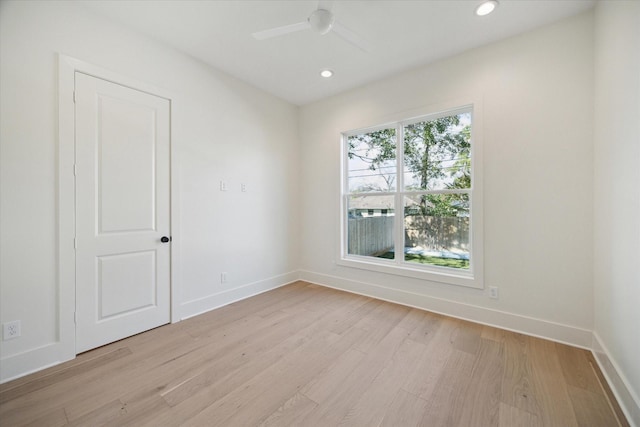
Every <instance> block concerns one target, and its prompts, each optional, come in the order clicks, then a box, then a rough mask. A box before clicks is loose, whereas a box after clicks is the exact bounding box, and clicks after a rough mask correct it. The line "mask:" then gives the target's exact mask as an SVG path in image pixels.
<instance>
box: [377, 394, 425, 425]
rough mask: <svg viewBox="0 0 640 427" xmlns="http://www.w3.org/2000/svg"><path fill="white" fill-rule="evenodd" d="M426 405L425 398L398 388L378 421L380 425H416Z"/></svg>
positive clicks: (420, 419) (418, 423)
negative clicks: (382, 416)
mask: <svg viewBox="0 0 640 427" xmlns="http://www.w3.org/2000/svg"><path fill="white" fill-rule="evenodd" d="M426 407H427V401H426V400H424V399H421V398H419V397H418V396H416V395H415V394H412V393H409V392H407V391H405V390H403V389H400V390H398V392H397V393H396V396H395V398H394V399H393V402H391V405H389V408H388V409H387V412H386V413H385V415H384V418H383V419H382V421H381V422H380V427H397V426H407V427H410V426H418V425H420V422H421V421H422V417H423V416H424V413H425V409H426Z"/></svg>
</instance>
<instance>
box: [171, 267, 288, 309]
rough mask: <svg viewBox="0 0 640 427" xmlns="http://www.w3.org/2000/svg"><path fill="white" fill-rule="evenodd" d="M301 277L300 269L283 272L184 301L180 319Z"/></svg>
mask: <svg viewBox="0 0 640 427" xmlns="http://www.w3.org/2000/svg"><path fill="white" fill-rule="evenodd" d="M298 279H299V273H298V271H291V272H289V273H285V274H281V275H279V276H274V277H270V278H268V279H264V280H258V281H256V282H252V283H248V284H246V285H242V286H238V287H236V288H233V289H228V290H225V291H223V292H219V293H217V294H213V295H207V296H206V297H204V298H199V299H196V300H192V301H187V302H184V303H183V304H182V305H181V306H180V319H181V320H184V319H188V318H190V317H194V316H197V315H199V314H202V313H206V312H208V311H211V310H215V309H216V308H219V307H222V306H225V305H228V304H231V303H232V302H236V301H240V300H243V299H245V298H249V297H252V296H255V295H258V294H261V293H263V292H267V291H270V290H272V289H276V288H279V287H281V286H284V285H288V284H289V283H292V282H295V281H296V280H298Z"/></svg>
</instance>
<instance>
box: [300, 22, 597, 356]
mask: <svg viewBox="0 0 640 427" xmlns="http://www.w3.org/2000/svg"><path fill="white" fill-rule="evenodd" d="M592 21H593V15H592V14H591V13H586V14H583V15H580V16H577V17H574V18H571V19H569V20H566V21H562V22H560V23H557V24H554V25H551V26H548V27H545V28H542V29H539V30H536V31H533V32H530V33H526V34H523V35H520V36H517V37H513V38H510V39H507V40H505V41H502V42H499V43H496V44H492V45H489V46H486V47H483V48H480V49H474V50H472V51H468V52H466V53H464V54H461V55H459V56H456V57H453V58H450V59H447V60H444V61H441V62H438V63H435V64H432V65H427V66H424V67H421V68H419V69H416V70H413V71H410V72H406V73H403V74H400V75H396V76H393V77H390V78H387V79H385V80H382V81H379V82H377V83H374V84H369V85H366V86H364V87H362V88H359V89H357V90H353V91H350V92H348V93H344V94H341V95H338V96H334V97H331V98H329V99H326V100H323V101H320V102H317V103H314V104H311V105H307V106H304V107H302V108H301V110H300V138H301V159H302V161H301V168H302V169H301V175H302V180H301V189H302V191H301V201H302V212H301V219H302V227H301V232H302V242H301V244H302V261H301V263H302V269H303V270H304V272H303V275H302V277H303V278H305V279H307V280H312V281H315V282H319V283H324V284H327V285H331V286H335V287H339V288H343V289H349V290H352V291H356V292H361V293H365V294H369V295H373V296H376V297H380V298H385V299H390V300H393V301H398V302H402V303H405V304H410V305H414V306H419V307H424V308H426V309H429V310H434V311H440V312H444V313H447V314H451V315H456V316H460V317H466V318H469V319H472V320H475V321H480V322H486V323H491V324H495V325H498V326H502V327H506V328H511V329H518V330H522V331H524V332H527V333H530V334H537V335H543V336H546V337H549V338H552V339H556V340H560V341H567V342H570V343H573V344H576V345H581V346H590V344H591V328H592V326H593V291H592V289H593V288H592V286H593V285H592V272H591V264H592V261H593V254H592V249H591V248H592V227H593V222H592V211H593V207H592V185H593V182H592V166H593V162H592V159H593V157H592V156H593V153H592V143H591V141H592V119H593V108H592V106H593V71H592V70H593V40H592V37H593V22H592ZM336 78H339V75H337V76H336ZM470 99H471V100H473V99H481V100H482V106H481V107H482V109H483V116H484V122H483V123H477V125H479V126H482V131H483V140H484V164H483V165H482V166H483V170H484V222H485V227H484V256H485V262H484V267H485V286H487V287H488V286H498V287H499V289H500V299H499V300H497V301H496V300H492V299H489V297H488V292H487V291H486V290H485V291H478V290H474V289H467V288H462V287H456V286H451V285H445V284H439V283H434V282H427V281H420V280H416V279H411V278H405V277H399V276H389V275H385V274H381V273H374V272H367V271H364V270H358V269H352V268H348V267H342V266H338V265H336V264H334V261H335V260H336V257H337V256H338V247H339V243H338V242H339V202H340V184H339V174H340V164H339V162H340V148H339V147H340V132H341V131H345V130H350V129H354V128H359V127H364V126H369V125H375V124H382V123H385V122H386V121H387V120H388V118H389V117H391V116H395V115H397V114H398V113H402V112H405V111H406V112H408V113H407V114H408V115H409V117H410V116H411V114H412V112H413V111H415V109H419V108H423V107H425V106H429V105H432V104H440V103H443V102H444V103H447V102H452V101H453V102H455V101H456V100H461V102H465V101H467V100H470Z"/></svg>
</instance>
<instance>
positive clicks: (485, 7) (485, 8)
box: [476, 0, 498, 16]
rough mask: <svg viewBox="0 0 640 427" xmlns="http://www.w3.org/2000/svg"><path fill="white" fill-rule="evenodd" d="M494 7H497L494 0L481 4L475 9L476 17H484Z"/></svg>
mask: <svg viewBox="0 0 640 427" xmlns="http://www.w3.org/2000/svg"><path fill="white" fill-rule="evenodd" d="M496 7H498V2H497V1H496V0H488V1H485V2H483V3H482V4H481V5H480V6H478V7H477V8H476V15H478V16H485V15H488V14H490V13H491V12H493V11H494V10H495V9H496Z"/></svg>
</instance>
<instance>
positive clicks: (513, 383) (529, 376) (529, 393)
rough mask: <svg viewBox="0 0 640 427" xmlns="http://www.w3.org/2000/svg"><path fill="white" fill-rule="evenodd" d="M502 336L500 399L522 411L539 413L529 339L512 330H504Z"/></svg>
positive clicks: (540, 409)
mask: <svg viewBox="0 0 640 427" xmlns="http://www.w3.org/2000/svg"><path fill="white" fill-rule="evenodd" d="M503 337H504V340H503V341H502V342H503V343H504V349H505V358H504V360H505V366H504V373H503V375H502V398H501V401H502V402H503V403H505V404H506V405H509V406H512V407H515V408H518V409H521V410H523V411H526V412H529V413H532V414H539V413H541V411H542V408H541V406H540V403H539V402H538V400H537V399H536V396H537V395H538V393H536V392H535V391H534V382H533V369H532V366H531V361H530V355H529V348H528V343H529V339H528V338H527V337H526V336H524V335H521V334H517V333H514V332H505V333H504V334H503Z"/></svg>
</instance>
